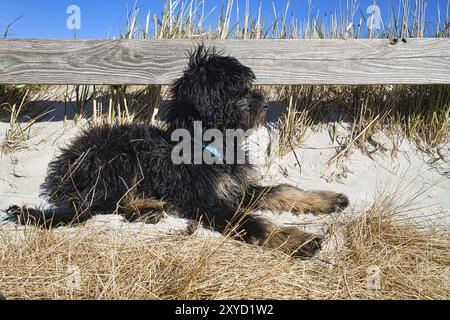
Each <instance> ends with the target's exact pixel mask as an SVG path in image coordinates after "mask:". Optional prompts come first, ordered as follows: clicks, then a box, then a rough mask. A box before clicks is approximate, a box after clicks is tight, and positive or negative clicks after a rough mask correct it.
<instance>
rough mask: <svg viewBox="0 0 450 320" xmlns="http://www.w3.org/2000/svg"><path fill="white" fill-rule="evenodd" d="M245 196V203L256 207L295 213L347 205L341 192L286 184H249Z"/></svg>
mask: <svg viewBox="0 0 450 320" xmlns="http://www.w3.org/2000/svg"><path fill="white" fill-rule="evenodd" d="M246 197H247V203H249V204H252V203H253V204H254V205H255V206H256V207H257V209H266V210H271V211H274V212H277V211H278V212H279V211H291V212H293V213H296V214H301V213H308V212H311V213H331V212H340V211H342V210H344V209H345V208H346V207H347V206H348V198H347V197H346V196H345V195H343V194H342V193H336V192H331V191H304V190H301V189H299V188H296V187H294V186H290V185H287V184H280V185H276V186H270V187H263V186H251V187H250V188H249V189H248V191H247V195H246Z"/></svg>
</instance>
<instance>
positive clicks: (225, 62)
mask: <svg viewBox="0 0 450 320" xmlns="http://www.w3.org/2000/svg"><path fill="white" fill-rule="evenodd" d="M254 80H255V75H254V73H253V71H252V70H251V69H250V68H248V67H246V66H244V65H242V64H241V63H240V62H239V61H238V60H237V59H235V58H233V57H230V56H224V55H222V54H221V53H220V52H217V50H216V49H215V48H209V49H208V48H205V46H204V45H203V44H201V45H199V46H198V47H197V48H196V50H194V51H193V52H192V53H190V55H189V63H188V66H187V67H186V69H185V70H184V73H183V76H182V77H181V78H179V79H178V80H176V81H175V83H174V84H173V87H172V95H173V97H174V99H175V100H177V102H178V103H179V104H181V105H185V106H190V107H193V108H195V109H196V111H198V112H199V113H200V114H202V115H203V116H204V117H208V116H210V114H211V113H214V114H215V115H218V113H219V114H220V113H221V112H227V111H226V110H224V109H225V106H226V105H227V103H229V101H230V100H231V99H235V98H237V97H239V96H240V95H241V94H243V93H244V92H245V91H246V90H247V88H248V86H249V85H250V84H251V83H252V82H253V81H254Z"/></svg>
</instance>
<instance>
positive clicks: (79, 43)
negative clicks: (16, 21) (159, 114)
mask: <svg viewBox="0 0 450 320" xmlns="http://www.w3.org/2000/svg"><path fill="white" fill-rule="evenodd" d="M197 43H200V42H199V41H185V40H44V39H36V40H34V39H33V40H30V39H4V40H0V83H2V84H169V83H171V82H172V81H173V80H174V79H175V78H177V77H178V76H180V74H181V72H182V70H183V68H184V67H185V64H186V53H187V51H188V50H192V49H193V48H194V47H195V45H196V44H197ZM204 43H205V45H208V46H209V45H214V46H216V47H217V48H219V49H221V50H223V52H225V53H227V54H230V55H232V56H235V57H236V58H238V59H239V60H240V61H241V62H242V63H243V64H245V65H248V66H250V67H251V68H252V69H253V70H254V72H255V74H256V77H257V83H258V84H437V83H441V84H449V83H450V39H408V40H407V42H406V43H404V42H402V41H398V42H397V44H395V45H392V44H390V42H389V40H388V39H358V40H226V41H219V40H212V41H204Z"/></svg>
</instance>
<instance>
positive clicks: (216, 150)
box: [192, 139, 223, 161]
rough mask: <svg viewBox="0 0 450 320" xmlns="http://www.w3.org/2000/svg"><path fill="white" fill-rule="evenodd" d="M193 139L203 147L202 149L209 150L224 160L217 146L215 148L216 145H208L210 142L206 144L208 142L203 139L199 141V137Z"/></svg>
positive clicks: (214, 155)
mask: <svg viewBox="0 0 450 320" xmlns="http://www.w3.org/2000/svg"><path fill="white" fill-rule="evenodd" d="M192 141H193V142H194V143H195V144H196V145H198V146H200V147H202V150H208V151H209V152H210V153H211V155H212V156H213V157H215V158H217V159H219V160H220V161H222V160H223V157H222V153H220V151H219V150H218V149H217V148H215V147H213V146H211V145H208V144H206V143H204V142H202V141H198V140H197V139H192Z"/></svg>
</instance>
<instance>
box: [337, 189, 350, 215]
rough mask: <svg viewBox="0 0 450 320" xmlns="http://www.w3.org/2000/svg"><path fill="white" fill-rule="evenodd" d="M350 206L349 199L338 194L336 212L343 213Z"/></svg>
mask: <svg viewBox="0 0 450 320" xmlns="http://www.w3.org/2000/svg"><path fill="white" fill-rule="evenodd" d="M348 205H349V201H348V198H347V196H346V195H345V194H342V193H337V194H336V201H335V202H334V211H336V212H341V211H343V210H344V209H345V208H347V207H348Z"/></svg>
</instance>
